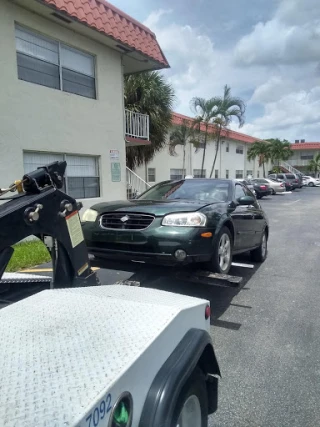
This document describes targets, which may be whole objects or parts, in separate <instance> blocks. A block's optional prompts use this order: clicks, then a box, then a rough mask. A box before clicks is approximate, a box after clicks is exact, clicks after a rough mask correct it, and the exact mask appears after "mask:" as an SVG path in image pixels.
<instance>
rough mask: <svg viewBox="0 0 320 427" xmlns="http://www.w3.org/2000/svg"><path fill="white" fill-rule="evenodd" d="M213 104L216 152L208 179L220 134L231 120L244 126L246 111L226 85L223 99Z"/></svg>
mask: <svg viewBox="0 0 320 427" xmlns="http://www.w3.org/2000/svg"><path fill="white" fill-rule="evenodd" d="M214 99H215V104H216V107H217V110H216V115H215V120H214V123H215V125H216V129H217V130H216V132H215V134H216V152H215V156H214V160H213V163H212V168H211V172H210V178H211V177H212V174H213V171H214V167H215V164H216V160H217V156H218V151H219V147H220V139H221V132H222V130H223V129H226V128H227V127H228V126H229V124H230V123H231V121H232V119H233V118H236V119H237V120H238V122H239V127H241V126H243V125H244V113H245V111H246V106H245V103H244V102H243V100H242V99H241V98H236V97H233V96H231V88H230V87H229V86H227V85H225V87H224V93H223V97H217V98H214ZM220 172H221V171H220Z"/></svg>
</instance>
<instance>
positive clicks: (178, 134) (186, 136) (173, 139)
mask: <svg viewBox="0 0 320 427" xmlns="http://www.w3.org/2000/svg"><path fill="white" fill-rule="evenodd" d="M194 126H195V123H194V122H192V121H190V120H186V119H183V120H182V124H181V125H179V126H176V127H175V128H174V130H173V131H172V132H171V134H170V140H169V153H170V155H171V156H176V155H177V153H176V150H175V148H176V146H177V145H182V146H183V161H182V170H183V171H184V170H185V164H186V145H187V143H190V144H197V141H196V140H195V129H194Z"/></svg>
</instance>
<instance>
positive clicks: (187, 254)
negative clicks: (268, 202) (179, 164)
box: [82, 179, 269, 273]
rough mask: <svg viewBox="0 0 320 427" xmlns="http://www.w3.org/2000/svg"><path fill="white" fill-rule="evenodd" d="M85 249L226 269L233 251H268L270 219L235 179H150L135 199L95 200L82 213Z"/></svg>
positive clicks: (260, 255) (259, 256) (259, 255)
mask: <svg viewBox="0 0 320 427" xmlns="http://www.w3.org/2000/svg"><path fill="white" fill-rule="evenodd" d="M82 228H83V233H84V238H85V241H86V244H87V246H88V250H89V253H91V254H93V255H95V256H96V257H100V258H107V259H115V260H129V261H132V260H133V261H144V262H147V263H155V264H161V265H177V264H180V265H183V264H188V263H200V262H201V263H206V268H208V269H210V270H212V271H216V272H218V273H228V271H229V269H230V266H231V262H232V256H233V255H235V254H239V253H242V252H247V251H250V252H251V256H252V258H253V260H255V261H258V262H263V261H264V260H265V259H266V256H267V241H268V236H269V225H268V220H267V218H266V215H265V213H264V211H263V210H262V208H261V206H260V204H259V202H258V201H257V200H256V199H255V198H254V197H253V195H252V193H251V191H250V190H248V189H247V188H246V187H245V186H244V185H242V184H241V183H239V182H237V181H236V180H227V179H186V180H184V179H183V180H179V181H164V182H161V183H159V184H156V185H154V186H153V187H151V188H150V189H148V190H147V191H146V192H144V193H143V194H141V195H140V196H138V198H137V199H135V200H122V201H114V202H104V203H99V204H96V205H93V206H92V207H91V208H90V209H88V210H86V211H85V212H84V214H83V217H82Z"/></svg>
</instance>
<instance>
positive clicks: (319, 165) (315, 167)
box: [308, 153, 320, 176]
mask: <svg viewBox="0 0 320 427" xmlns="http://www.w3.org/2000/svg"><path fill="white" fill-rule="evenodd" d="M308 170H309V171H310V172H314V174H315V176H316V175H317V173H318V172H320V153H318V154H317V155H316V157H315V158H314V159H312V160H310V162H309V165H308Z"/></svg>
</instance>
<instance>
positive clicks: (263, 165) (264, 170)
mask: <svg viewBox="0 0 320 427" xmlns="http://www.w3.org/2000/svg"><path fill="white" fill-rule="evenodd" d="M262 169H263V178H265V177H266V169H265V164H264V162H263V163H262Z"/></svg>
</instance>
